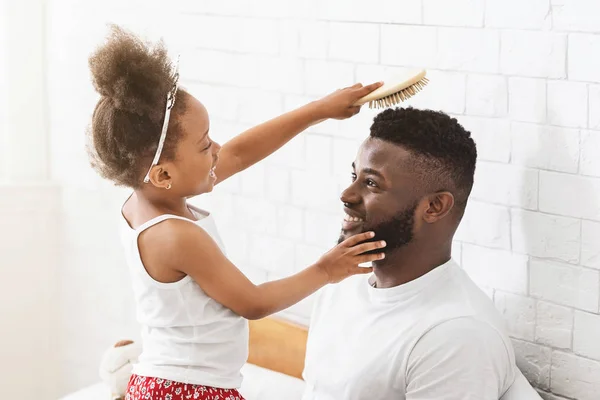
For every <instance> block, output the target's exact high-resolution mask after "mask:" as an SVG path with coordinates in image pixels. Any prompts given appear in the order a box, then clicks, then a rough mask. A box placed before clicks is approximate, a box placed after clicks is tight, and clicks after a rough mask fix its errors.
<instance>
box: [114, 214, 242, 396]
mask: <svg viewBox="0 0 600 400" xmlns="http://www.w3.org/2000/svg"><path fill="white" fill-rule="evenodd" d="M190 209H191V210H192V212H194V214H195V215H196V216H197V218H198V221H192V220H190V219H187V218H183V217H179V216H176V215H170V214H165V215H161V216H159V217H156V218H153V219H151V220H150V221H148V222H146V223H145V224H143V225H141V226H140V227H138V228H137V229H132V228H131V227H130V226H129V224H128V223H127V221H126V220H125V218H122V219H123V224H124V226H123V229H122V240H123V245H124V247H125V255H126V258H127V264H128V265H129V269H130V272H131V280H132V282H133V290H134V295H135V300H136V303H137V304H136V305H137V320H138V322H139V323H140V324H141V326H142V348H143V350H142V354H141V356H140V357H139V362H138V364H136V365H135V366H134V368H133V373H135V374H137V375H140V376H150V377H156V378H162V379H167V380H172V381H177V382H182V383H189V384H195V385H205V386H212V387H218V388H225V389H233V388H239V387H240V385H241V383H242V375H241V373H240V369H241V368H242V366H243V365H244V363H245V362H246V360H247V358H248V322H247V321H246V320H245V319H244V318H242V317H240V316H239V315H237V314H235V313H234V312H233V311H231V310H230V309H228V308H226V307H224V306H223V305H221V304H220V303H218V302H217V301H215V300H213V299H212V298H210V297H208V296H207V295H206V294H205V293H204V291H203V290H202V289H201V288H200V286H199V285H198V284H197V283H196V282H195V281H194V280H193V279H192V278H191V277H190V276H186V277H185V278H183V279H181V280H180V281H177V282H174V283H161V282H158V281H156V280H154V279H153V278H152V277H151V276H150V275H149V274H148V272H147V271H146V269H145V268H144V265H143V263H142V259H141V257H140V252H139V248H138V237H139V235H140V233H142V232H143V231H144V230H146V229H148V228H150V227H151V226H153V225H156V224H158V223H160V222H162V221H164V220H166V219H171V218H172V219H180V220H184V221H188V222H190V223H193V224H196V225H198V226H200V227H201V228H202V229H204V230H205V231H206V232H207V233H208V234H209V235H210V236H211V237H212V238H213V239H214V240H215V242H216V243H217V244H218V246H219V247H220V248H221V250H222V251H223V252H224V248H223V244H222V243H221V239H220V237H219V234H218V232H217V228H216V226H215V223H214V220H213V218H212V216H211V215H210V214H208V213H205V214H204V213H202V212H201V211H200V210H198V209H192V208H191V207H190Z"/></svg>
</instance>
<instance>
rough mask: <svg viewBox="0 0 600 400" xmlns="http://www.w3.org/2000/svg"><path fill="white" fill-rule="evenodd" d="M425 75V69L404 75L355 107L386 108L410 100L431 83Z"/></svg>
mask: <svg viewBox="0 0 600 400" xmlns="http://www.w3.org/2000/svg"><path fill="white" fill-rule="evenodd" d="M425 75H426V72H425V70H424V69H423V70H417V71H411V72H409V73H407V74H403V75H401V76H399V77H397V78H395V79H393V80H391V81H390V82H389V83H388V82H386V83H385V84H384V85H383V86H382V87H380V88H378V89H376V90H374V91H373V92H371V93H369V94H368V95H366V96H365V97H363V98H361V99H359V100H358V101H357V102H356V103H354V105H355V106H362V105H363V104H366V103H369V108H385V107H390V106H393V105H395V104H398V103H400V102H402V101H405V100H408V99H409V98H411V97H412V96H414V95H415V94H417V93H419V92H420V91H421V90H422V89H423V88H424V87H425V85H427V83H429V80H428V79H427V78H426V77H425Z"/></svg>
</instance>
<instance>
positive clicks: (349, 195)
mask: <svg viewBox="0 0 600 400" xmlns="http://www.w3.org/2000/svg"><path fill="white" fill-rule="evenodd" d="M340 200H341V201H342V203H344V204H348V205H352V204H358V203H360V195H359V194H358V192H357V191H356V187H355V185H354V183H352V184H351V185H350V186H348V187H347V188H346V189H345V190H344V191H343V192H342V195H341V196H340Z"/></svg>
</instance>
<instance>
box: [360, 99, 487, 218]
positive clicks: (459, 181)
mask: <svg viewBox="0 0 600 400" xmlns="http://www.w3.org/2000/svg"><path fill="white" fill-rule="evenodd" d="M371 137H373V138H377V139H381V140H385V141H388V142H392V143H394V144H396V145H398V146H401V147H402V148H404V149H406V150H407V151H409V152H410V153H411V154H412V155H413V158H414V160H413V161H414V170H413V172H415V173H418V174H419V175H421V176H422V181H423V183H424V184H425V185H427V186H426V189H427V190H429V191H433V192H437V191H446V190H447V191H449V192H451V193H452V194H453V195H454V197H455V201H456V204H457V205H459V206H461V207H462V208H463V209H464V206H465V205H466V202H467V199H468V197H469V194H470V193H471V189H472V187H473V179H474V174H475V163H476V159H477V149H476V147H475V142H474V141H473V139H472V138H471V133H470V132H469V131H467V130H465V129H464V128H463V127H462V126H461V125H460V124H459V123H458V121H457V120H456V119H455V118H451V117H450V116H448V115H446V114H444V113H443V112H439V111H432V110H418V109H414V108H412V107H408V108H395V109H387V110H385V111H383V112H381V113H380V114H378V115H377V116H376V117H375V119H374V121H373V125H371Z"/></svg>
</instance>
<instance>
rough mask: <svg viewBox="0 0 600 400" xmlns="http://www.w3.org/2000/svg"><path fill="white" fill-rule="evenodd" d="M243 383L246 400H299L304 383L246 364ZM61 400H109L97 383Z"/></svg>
mask: <svg viewBox="0 0 600 400" xmlns="http://www.w3.org/2000/svg"><path fill="white" fill-rule="evenodd" d="M242 374H243V375H244V382H243V383H242V387H241V388H240V393H241V394H242V395H243V396H244V397H245V398H246V400H280V399H286V400H300V399H301V398H302V392H303V391H304V381H302V380H301V379H296V378H293V377H291V376H288V375H284V374H280V373H279V372H275V371H271V370H268V369H264V368H261V367H257V366H256V365H252V364H246V365H245V366H244V367H243V368H242ZM61 400H111V398H110V393H109V390H108V389H107V388H106V386H105V385H104V384H103V383H99V384H96V385H93V386H90V387H87V388H85V389H82V390H80V391H78V392H76V393H73V394H70V395H68V396H67V397H63V398H62V399H61Z"/></svg>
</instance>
